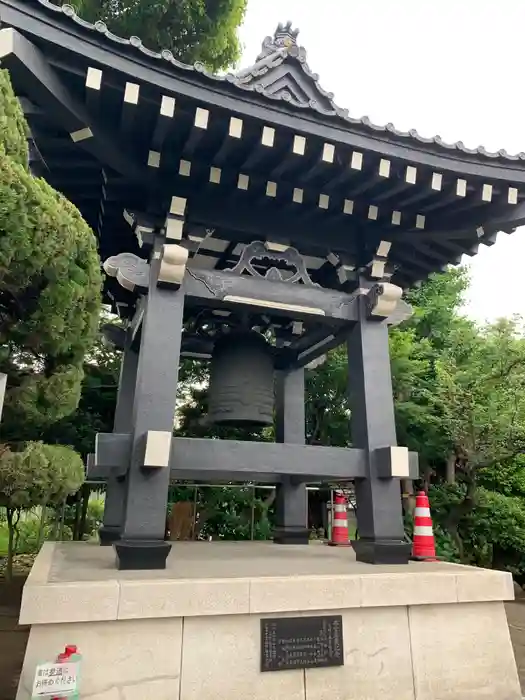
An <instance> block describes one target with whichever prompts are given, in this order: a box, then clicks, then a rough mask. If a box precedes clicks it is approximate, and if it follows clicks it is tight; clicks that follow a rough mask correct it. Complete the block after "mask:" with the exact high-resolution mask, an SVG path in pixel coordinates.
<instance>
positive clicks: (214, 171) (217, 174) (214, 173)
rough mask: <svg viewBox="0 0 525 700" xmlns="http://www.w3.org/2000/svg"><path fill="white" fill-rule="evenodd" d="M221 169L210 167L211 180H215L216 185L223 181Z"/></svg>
mask: <svg viewBox="0 0 525 700" xmlns="http://www.w3.org/2000/svg"><path fill="white" fill-rule="evenodd" d="M221 173H222V171H221V169H220V168H214V167H212V168H210V182H213V184H214V185H218V184H219V183H220V181H221Z"/></svg>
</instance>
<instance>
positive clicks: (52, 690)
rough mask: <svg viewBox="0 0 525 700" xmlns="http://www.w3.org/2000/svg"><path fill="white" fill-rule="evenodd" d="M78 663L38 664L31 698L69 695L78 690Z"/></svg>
mask: <svg viewBox="0 0 525 700" xmlns="http://www.w3.org/2000/svg"><path fill="white" fill-rule="evenodd" d="M78 670H79V663H78V662H77V663H67V664H52V663H47V664H40V665H39V666H37V667H36V671H35V680H34V682H33V692H32V695H31V697H32V698H45V697H48V696H51V695H61V696H62V697H66V698H67V697H69V696H71V695H74V694H75V693H77V692H78V675H79V674H78Z"/></svg>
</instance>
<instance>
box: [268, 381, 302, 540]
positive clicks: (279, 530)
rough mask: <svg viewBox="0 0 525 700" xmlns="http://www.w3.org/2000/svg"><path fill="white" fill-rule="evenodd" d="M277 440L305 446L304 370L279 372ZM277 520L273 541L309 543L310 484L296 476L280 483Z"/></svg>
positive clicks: (278, 486)
mask: <svg viewBox="0 0 525 700" xmlns="http://www.w3.org/2000/svg"><path fill="white" fill-rule="evenodd" d="M275 399H276V426H275V438H276V442H289V443H293V444H295V445H304V441H305V415H304V410H305V409H304V369H303V368H300V369H294V370H279V371H277V372H276V373H275ZM275 514H276V523H275V530H274V535H273V541H274V542H276V543H278V544H308V539H309V531H308V500H307V491H306V485H305V484H303V483H294V481H293V477H292V478H290V477H288V478H286V480H285V481H283V482H282V483H280V484H278V485H277V494H276V502H275Z"/></svg>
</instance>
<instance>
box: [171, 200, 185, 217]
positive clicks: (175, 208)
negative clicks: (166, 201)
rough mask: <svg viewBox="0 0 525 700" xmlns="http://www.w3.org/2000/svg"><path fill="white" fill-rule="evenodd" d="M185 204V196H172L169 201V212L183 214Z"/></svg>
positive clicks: (177, 214)
mask: <svg viewBox="0 0 525 700" xmlns="http://www.w3.org/2000/svg"><path fill="white" fill-rule="evenodd" d="M186 204H187V200H186V197H172V198H171V202H170V214H175V215H176V216H184V212H185V211H186Z"/></svg>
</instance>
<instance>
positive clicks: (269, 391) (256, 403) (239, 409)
mask: <svg viewBox="0 0 525 700" xmlns="http://www.w3.org/2000/svg"><path fill="white" fill-rule="evenodd" d="M273 381H274V368H273V356H272V348H271V346H270V345H269V344H268V343H267V342H266V340H265V339H264V338H263V337H262V336H261V335H259V334H258V333H253V332H244V333H231V334H229V335H226V336H223V337H222V338H220V339H219V340H218V341H217V342H216V344H215V348H214V350H213V356H212V360H211V371H210V390H209V415H208V420H209V421H210V422H211V423H215V424H216V425H233V426H235V425H236V426H240V427H249V426H254V427H255V426H264V425H271V424H272V423H273V407H274V385H273Z"/></svg>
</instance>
